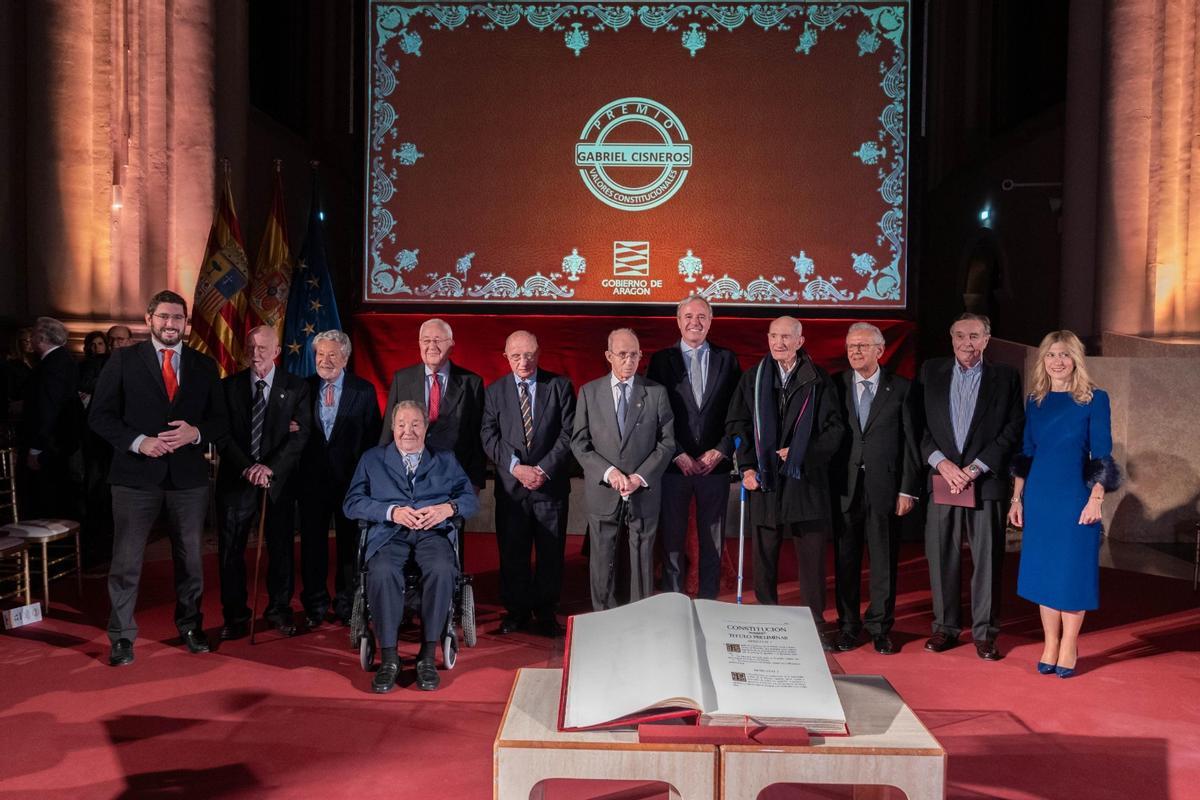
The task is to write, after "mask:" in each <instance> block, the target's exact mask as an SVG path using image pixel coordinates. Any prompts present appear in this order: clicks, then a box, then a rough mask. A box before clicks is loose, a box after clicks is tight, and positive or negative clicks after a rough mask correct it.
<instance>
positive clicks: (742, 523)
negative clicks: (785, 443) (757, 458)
mask: <svg viewBox="0 0 1200 800" xmlns="http://www.w3.org/2000/svg"><path fill="white" fill-rule="evenodd" d="M741 446H742V437H740V436H735V437H733V448H734V450H733V454H734V455H733V458H734V469H735V470H736V469H737V451H738V448H740V447H741ZM738 475H739V476H740V475H741V473H740V472H739V473H738ZM739 484H740V485H739V486H738V489H740V490H741V495H740V496H739V498H738V578H737V604H738V605H739V606H740V605H741V604H742V558H743V555H744V554H745V551H746V484H744V483H741V481H739Z"/></svg>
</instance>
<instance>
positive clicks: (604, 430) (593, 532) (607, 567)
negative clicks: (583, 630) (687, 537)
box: [571, 328, 675, 611]
mask: <svg viewBox="0 0 1200 800" xmlns="http://www.w3.org/2000/svg"><path fill="white" fill-rule="evenodd" d="M604 357H605V358H606V359H607V360H608V363H609V365H610V366H611V371H610V372H609V374H608V375H605V376H604V377H603V378H598V379H596V380H594V381H592V382H590V383H588V384H585V385H584V387H583V389H581V390H580V392H579V403H578V406H577V409H576V412H575V432H574V434H573V436H572V437H571V449H572V450H573V451H574V452H575V458H576V459H578V461H579V464H580V466H582V467H583V477H584V486H585V491H584V496H585V497H586V499H587V506H588V536H589V541H590V542H591V545H590V546H591V557H590V559H589V569H590V572H591V589H592V608H593V609H594V610H596V611H602V610H604V609H606V608H614V607H616V605H617V597H616V565H617V533H618V532H619V530H620V528H621V526H622V524H624V525H625V526H626V527H627V528H628V531H629V561H630V565H629V572H630V577H629V601H630V602H631V603H632V602H637V601H638V600H641V599H642V598H644V597H648V596H649V595H650V593H651V592H652V591H653V589H652V583H651V581H652V580H653V572H654V570H653V567H654V538H655V535H656V534H657V532H658V513H659V508H660V506H661V501H662V477H663V473H664V472H665V471H666V469H667V465H668V464H669V463H670V462H671V457H672V456H674V455H675V426H674V415H673V414H672V412H671V403H670V401H669V400H668V398H667V392H666V389H664V388H663V387H662V386H661V385H660V384H657V383H655V382H654V381H651V380H648V379H646V378H643V377H641V376H640V375H638V374H637V368H638V362H639V361H640V360H641V357H642V353H641V350H640V348H639V345H638V338H637V334H635V333H634V332H633V331H631V330H630V329H629V328H618V329H617V330H615V331H613V332H612V333H610V334H609V335H608V350H607V351H605V353H604Z"/></svg>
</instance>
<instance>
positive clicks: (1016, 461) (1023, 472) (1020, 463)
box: [1008, 453, 1033, 478]
mask: <svg viewBox="0 0 1200 800" xmlns="http://www.w3.org/2000/svg"><path fill="white" fill-rule="evenodd" d="M1031 466H1033V458H1032V457H1030V456H1027V455H1025V454H1024V453H1017V454H1016V455H1015V456H1013V459H1012V463H1011V464H1009V465H1008V472H1009V474H1010V475H1012V476H1013V477H1014V478H1028V477H1029V468H1030V467H1031Z"/></svg>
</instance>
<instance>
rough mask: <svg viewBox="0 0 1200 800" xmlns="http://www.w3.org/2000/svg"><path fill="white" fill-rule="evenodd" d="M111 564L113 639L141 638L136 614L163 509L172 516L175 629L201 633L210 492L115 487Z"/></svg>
mask: <svg viewBox="0 0 1200 800" xmlns="http://www.w3.org/2000/svg"><path fill="white" fill-rule="evenodd" d="M112 505H113V527H114V529H115V534H114V538H113V553H112V563H111V564H110V565H109V571H108V598H109V600H110V602H111V603H112V613H111V614H110V615H109V618H108V638H109V639H110V640H112V641H114V642H115V641H116V640H117V639H128V640H130V641H133V640H134V639H135V638H136V637H137V630H138V629H137V623H136V622H134V619H133V610H134V607H135V606H136V605H137V593H138V581H139V580H140V579H141V576H142V558H143V557H144V556H145V553H146V539H147V538H148V537H149V535H150V526H152V525H153V524H154V521H155V520H156V519H158V515H159V512H160V511H162V509H163V507H164V506H165V507H166V510H167V523H168V533H169V535H170V537H171V558H172V560H173V561H174V562H175V627H176V628H178V629H179V632H180V633H181V634H183V633H185V632H187V631H190V630H195V629H198V628H200V627H201V616H200V593H201V592H202V591H203V589H204V569H203V564H202V563H201V557H200V536H201V532H202V531H203V530H204V515H205V513H206V512H207V511H208V487H207V486H199V487H197V488H195V489H167V488H163V487H154V488H133V487H131V486H114V487H112Z"/></svg>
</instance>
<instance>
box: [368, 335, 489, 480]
mask: <svg viewBox="0 0 1200 800" xmlns="http://www.w3.org/2000/svg"><path fill="white" fill-rule="evenodd" d="M417 345H418V347H419V348H420V353H421V363H419V364H413V365H412V366H411V367H405V368H404V369H401V370H397V371H396V374H395V375H393V376H392V387H391V389H390V390H389V391H388V399H387V411H386V413H385V414H384V419H389V420H390V419H391V418H392V411H393V410H394V409H395V408H396V404H397V403H399V402H400V401H401V400H412V401H413V402H416V403H420V404H421V405H422V406H423V407H424V408H425V412H426V414H427V415H428V416H429V429H428V431H427V432H426V436H427V438H428V440H429V444H430V445H431V446H433V447H436V448H438V449H440V450H451V451H453V452H454V456H455V458H457V459H458V463H459V464H461V465H462V468H463V469H464V470H466V473H467V476H468V477H470V479H471V483H472V484H473V485H474V486H475V488H476V489H482V488H483V484H484V468H485V466H486V464H485V462H484V457H483V445H482V444H481V442H480V436H479V431H480V428H481V426H482V424H483V378H481V377H479V376H478V375H476V374H475V373H474V372H471V370H469V369H464V368H463V367H460V366H458V365H457V364H454V363H452V362H451V361H450V353H452V352H453V351H454V331H453V330H451V328H450V324H449V323H448V322H446V321H445V320H441V319H437V318H434V319H427V320H425V322H423V323H422V324H421V329H420V331H419V332H418V334H417ZM391 440H392V433H391V430H385V431H384V432H383V434H382V435H381V436H380V437H379V443H380V444H384V443H386V442H390V441H391Z"/></svg>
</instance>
